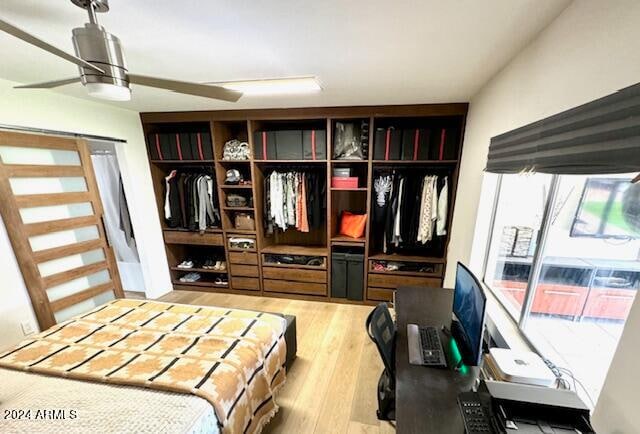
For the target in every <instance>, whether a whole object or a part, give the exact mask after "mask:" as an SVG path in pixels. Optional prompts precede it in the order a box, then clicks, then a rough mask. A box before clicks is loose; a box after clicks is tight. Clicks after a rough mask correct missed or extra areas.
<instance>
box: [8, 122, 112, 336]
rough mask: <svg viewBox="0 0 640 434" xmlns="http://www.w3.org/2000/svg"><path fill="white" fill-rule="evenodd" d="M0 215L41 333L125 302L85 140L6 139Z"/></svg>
mask: <svg viewBox="0 0 640 434" xmlns="http://www.w3.org/2000/svg"><path fill="white" fill-rule="evenodd" d="M0 215H1V216H2V219H3V221H4V225H5V226H6V229H7V233H8V235H9V239H10V241H11V245H12V246H13V250H14V252H15V255H16V258H17V260H18V264H19V266H20V270H21V271H22V276H23V278H24V282H25V284H26V286H27V290H28V292H29V296H30V297H31V302H32V304H33V310H34V311H35V314H36V317H37V318H38V323H39V325H40V328H41V329H43V330H44V329H46V328H48V327H51V326H52V325H54V324H56V323H58V322H61V321H65V320H66V319H67V318H70V317H72V316H74V315H77V314H80V313H82V312H84V311H87V310H89V309H91V308H93V307H95V306H97V305H99V304H102V303H105V302H106V301H109V300H112V299H114V298H115V297H122V296H123V293H122V286H121V284H120V276H119V274H118V269H117V267H116V262H115V257H114V254H113V249H112V248H111V247H110V246H109V243H108V240H107V238H106V235H105V228H104V224H103V220H102V217H103V209H102V203H101V201H100V195H99V193H98V187H97V184H96V180H95V175H94V172H93V166H92V164H91V156H90V154H89V149H88V146H87V143H86V142H85V141H84V140H79V139H73V138H64V137H58V136H46V135H38V134H27V133H15V132H3V131H0ZM2 284H5V283H2V282H0V285H2Z"/></svg>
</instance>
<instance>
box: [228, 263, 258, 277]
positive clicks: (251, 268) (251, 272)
mask: <svg viewBox="0 0 640 434" xmlns="http://www.w3.org/2000/svg"><path fill="white" fill-rule="evenodd" d="M229 271H230V272H231V276H232V277H235V276H243V277H259V276H260V274H259V273H258V266H257V265H239V264H230V265H229Z"/></svg>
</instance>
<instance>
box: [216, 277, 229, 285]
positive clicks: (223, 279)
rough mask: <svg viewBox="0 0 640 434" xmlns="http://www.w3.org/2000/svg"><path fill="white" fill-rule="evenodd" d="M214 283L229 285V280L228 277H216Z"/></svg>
mask: <svg viewBox="0 0 640 434" xmlns="http://www.w3.org/2000/svg"><path fill="white" fill-rule="evenodd" d="M213 283H214V284H215V285H218V286H229V281H228V280H227V278H226V277H216V280H215V281H214V282H213Z"/></svg>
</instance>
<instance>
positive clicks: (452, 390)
mask: <svg viewBox="0 0 640 434" xmlns="http://www.w3.org/2000/svg"><path fill="white" fill-rule="evenodd" d="M395 308H396V321H397V325H398V336H397V341H396V350H395V355H396V428H397V432H398V434H406V433H433V434H446V433H451V434H463V433H464V427H463V424H462V417H461V416H460V412H459V410H458V404H457V397H458V393H459V392H462V391H468V390H471V387H472V386H473V383H474V381H475V379H476V378H477V377H478V373H479V370H478V368H468V370H467V371H466V372H465V373H461V372H456V371H453V370H452V369H451V367H452V366H453V362H452V361H451V356H450V354H449V351H447V342H448V339H449V338H448V337H447V336H446V335H445V334H444V333H442V334H441V338H442V342H443V344H444V346H445V352H446V353H447V364H448V365H449V368H447V369H441V368H428V367H425V366H416V365H411V364H409V354H408V349H407V324H409V323H414V324H420V325H433V326H442V325H446V326H447V327H449V326H450V324H451V311H452V308H453V290H451V289H444V288H426V287H416V286H405V287H401V288H399V289H398V290H397V291H396V305H395Z"/></svg>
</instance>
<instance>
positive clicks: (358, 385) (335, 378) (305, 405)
mask: <svg viewBox="0 0 640 434" xmlns="http://www.w3.org/2000/svg"><path fill="white" fill-rule="evenodd" d="M160 300H161V301H167V302H173V303H187V304H197V305H204V306H207V305H209V306H222V307H232V308H240V309H253V310H262V311H270V312H280V313H286V314H291V315H295V316H296V318H297V331H298V357H297V359H296V360H295V361H294V363H293V366H292V367H291V370H290V371H289V372H288V373H287V381H286V383H285V385H284V387H283V388H282V389H281V391H280V392H279V394H278V396H277V399H276V400H277V402H278V404H279V405H280V411H279V412H278V414H277V415H276V416H275V417H274V418H273V420H272V421H271V422H270V423H269V425H268V426H267V427H266V429H265V431H264V432H265V433H287V434H289V433H295V434H298V433H301V434H302V433H304V434H306V433H317V434H324V433H332V434H333V433H349V434H352V433H367V434H377V433H383V434H387V433H394V432H395V430H394V429H393V427H392V426H391V425H390V424H389V423H386V422H380V421H378V419H377V418H376V407H377V402H376V387H377V382H378V378H379V376H380V373H381V372H382V362H381V361H380V357H379V356H378V353H377V350H376V348H375V345H374V344H373V342H371V341H370V340H369V338H368V336H367V334H366V332H365V328H364V322H365V319H366V317H367V315H368V314H369V312H370V311H371V309H372V308H371V307H368V306H357V305H347V304H335V303H323V302H315V301H302V300H288V299H282V298H269V297H250V296H245V295H235V294H208V293H202V292H191V291H173V292H171V293H169V294H167V295H165V296H164V297H162V298H161V299H160Z"/></svg>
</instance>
